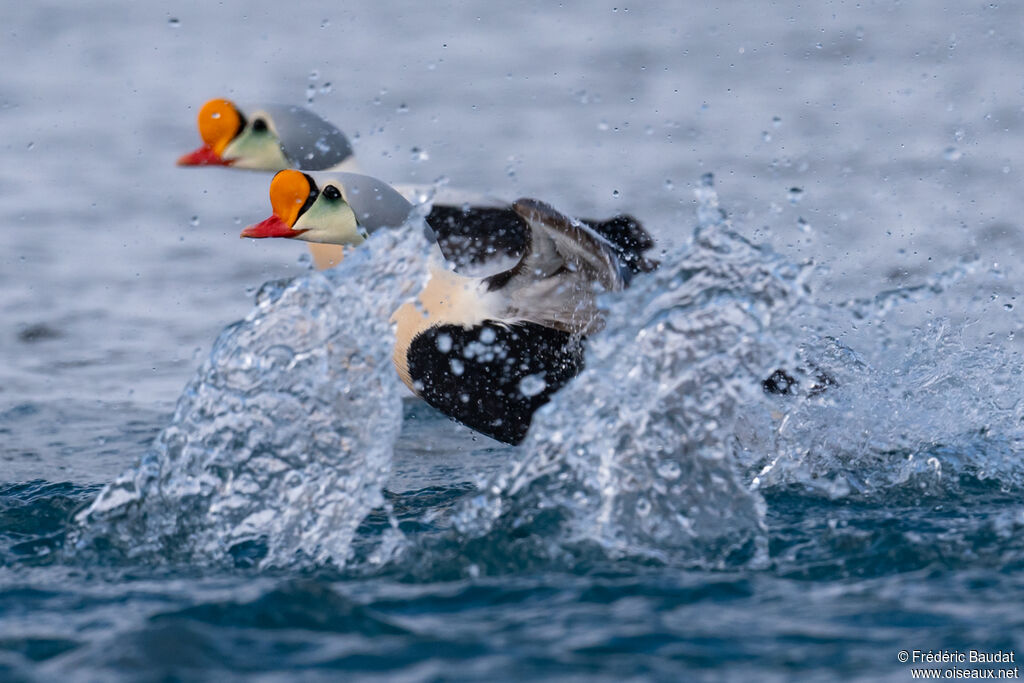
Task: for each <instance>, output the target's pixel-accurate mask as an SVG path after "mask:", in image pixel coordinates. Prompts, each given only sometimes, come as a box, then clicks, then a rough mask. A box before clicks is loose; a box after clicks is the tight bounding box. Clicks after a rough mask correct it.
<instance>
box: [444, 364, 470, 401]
mask: <svg viewBox="0 0 1024 683" xmlns="http://www.w3.org/2000/svg"><path fill="white" fill-rule="evenodd" d="M448 365H449V366H451V369H452V374H453V375H455V376H456V377H462V373H464V372H465V371H466V366H465V365H463V364H462V361H461V360H459V359H458V358H452V359H451V360H449V361H448ZM467 400H468V399H467Z"/></svg>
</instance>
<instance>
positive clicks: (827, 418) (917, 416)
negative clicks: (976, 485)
mask: <svg viewBox="0 0 1024 683" xmlns="http://www.w3.org/2000/svg"><path fill="white" fill-rule="evenodd" d="M890 335H891V337H892V338H891V339H890V340H888V343H886V344H884V345H879V346H878V347H877V348H866V349H865V354H864V355H861V354H857V353H855V352H854V351H853V350H852V349H849V348H847V347H845V346H844V345H843V344H841V343H840V342H838V341H836V340H835V339H827V338H826V339H822V340H820V341H818V342H815V343H814V344H812V345H811V346H810V347H809V348H813V349H814V350H813V352H812V353H811V355H812V357H814V358H816V359H818V360H820V361H823V362H824V363H825V364H827V366H828V368H829V371H830V372H831V373H832V374H833V375H834V376H835V377H836V380H837V383H838V386H832V387H829V388H828V390H827V391H825V392H822V393H821V394H820V395H819V396H816V397H813V398H808V399H807V400H802V401H797V402H795V403H793V404H792V405H791V406H789V410H788V412H787V414H786V415H785V417H784V418H783V419H782V420H781V421H780V422H779V423H777V424H776V425H771V426H768V427H767V428H765V426H764V425H762V427H763V428H765V431H764V432H762V433H761V434H760V438H759V442H760V443H759V444H758V445H757V446H756V447H754V448H751V449H750V450H751V452H757V453H758V454H759V457H754V458H752V459H751V460H750V461H748V463H747V464H748V471H749V472H750V475H751V478H752V481H753V483H754V485H755V487H758V488H760V489H761V490H763V491H768V490H772V489H779V488H783V487H787V486H793V485H797V486H800V487H801V488H802V489H804V490H805V491H807V492H810V493H814V494H817V495H823V496H826V497H830V498H854V499H868V500H872V499H873V500H879V499H886V500H889V499H892V498H893V496H895V497H896V498H897V499H899V498H902V497H908V496H909V497H911V498H915V499H916V498H920V497H921V496H936V495H956V494H958V493H959V492H960V491H961V489H962V484H963V483H965V481H967V480H974V481H986V480H987V481H988V482H989V483H990V484H994V485H997V486H998V487H999V488H1002V489H1003V490H1008V489H1011V488H1020V487H1022V486H1024V463H1022V462H1021V459H1020V456H1019V454H1020V452H1021V450H1022V448H1024V429H1022V424H1024V400H1022V398H1024V396H1022V394H1021V389H1020V386H1021V378H1022V376H1024V364H1022V363H1021V361H1020V358H1019V355H1018V354H1015V353H1012V352H1009V351H1008V350H1006V349H1004V348H1001V347H1000V346H998V345H995V344H989V345H985V346H983V347H971V346H969V345H967V344H965V343H964V341H963V340H962V339H961V336H960V330H959V329H958V328H956V327H955V326H953V325H952V324H951V323H950V322H949V321H948V320H944V319H936V320H932V321H930V322H928V323H926V324H925V325H923V326H922V327H918V328H914V329H910V330H896V331H890Z"/></svg>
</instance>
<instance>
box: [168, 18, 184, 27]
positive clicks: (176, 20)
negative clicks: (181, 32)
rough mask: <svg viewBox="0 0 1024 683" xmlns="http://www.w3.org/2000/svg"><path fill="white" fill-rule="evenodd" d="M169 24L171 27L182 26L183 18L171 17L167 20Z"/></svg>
mask: <svg viewBox="0 0 1024 683" xmlns="http://www.w3.org/2000/svg"><path fill="white" fill-rule="evenodd" d="M167 25H168V26H170V27H171V28H180V27H181V19H179V18H178V17H171V18H170V19H168V20H167Z"/></svg>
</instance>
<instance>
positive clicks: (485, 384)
mask: <svg viewBox="0 0 1024 683" xmlns="http://www.w3.org/2000/svg"><path fill="white" fill-rule="evenodd" d="M270 194H271V205H272V206H273V209H274V214H273V215H272V216H271V217H270V218H268V219H266V220H264V221H263V222H261V223H259V224H256V225H252V226H249V227H248V228H246V229H245V230H244V231H243V232H242V236H243V237H288V238H294V239H302V240H305V241H315V242H323V243H329V244H357V243H359V242H361V241H363V240H364V239H365V238H366V236H367V235H368V234H369V233H370V232H373V230H375V229H378V228H380V227H386V226H397V225H401V224H403V223H405V222H406V220H407V219H408V217H409V215H410V214H412V213H413V210H414V207H413V206H412V205H411V204H409V203H408V201H406V200H405V199H404V198H403V197H402V196H401V195H400V194H399V193H397V192H396V191H394V190H390V189H389V188H388V186H387V185H386V183H382V182H380V181H376V180H374V179H368V178H367V177H366V176H358V175H354V174H340V175H337V176H332V177H327V178H324V177H321V178H320V182H319V184H318V183H317V180H316V179H314V178H313V177H312V176H310V175H308V174H304V173H301V172H299V171H282V172H281V173H279V174H278V175H277V176H275V178H274V181H273V182H272V183H271V193H270ZM507 211H509V212H511V213H513V214H514V215H515V216H516V217H517V220H518V221H519V222H520V223H521V225H522V229H523V231H524V240H523V244H522V246H521V248H520V249H519V253H518V256H517V258H516V259H515V261H514V263H513V264H512V265H511V267H506V268H502V269H500V270H497V271H496V272H491V273H489V274H486V275H467V274H463V273H462V272H459V269H460V267H459V265H458V261H456V264H455V269H454V270H453V269H452V268H451V267H450V266H451V265H452V264H451V262H450V260H448V259H446V258H445V257H447V256H448V255H449V254H450V253H455V254H457V255H458V256H459V257H461V258H462V259H463V263H464V264H466V265H467V268H466V270H470V269H471V267H472V265H473V264H476V263H477V262H478V261H480V260H481V259H478V258H476V257H475V256H474V255H473V254H471V253H469V252H471V251H473V250H474V249H475V250H476V251H485V252H487V251H488V250H489V249H490V245H487V244H486V241H484V240H480V241H479V242H476V241H474V240H472V239H470V240H465V239H463V238H464V235H465V234H466V233H467V232H468V231H467V229H466V228H465V227H464V226H460V225H458V221H457V218H458V216H457V215H453V216H451V217H449V218H451V219H452V220H450V221H449V220H446V221H444V222H442V223H441V225H442V227H444V228H450V229H448V230H447V231H443V230H436V229H435V230H428V233H430V234H432V235H433V236H434V237H435V239H436V240H437V244H438V247H439V249H438V250H437V252H439V253H436V254H435V255H434V257H433V258H432V260H431V263H430V267H429V271H430V276H429V279H428V282H427V284H426V285H425V287H424V288H423V290H422V292H420V294H419V295H418V297H417V300H416V301H415V302H409V303H406V304H404V305H402V306H401V307H400V308H399V309H398V310H397V311H396V312H395V314H394V316H393V317H392V321H393V322H394V323H395V326H396V330H395V332H396V343H395V349H394V363H395V367H396V369H397V371H398V375H399V377H400V378H401V379H402V381H403V382H404V383H405V384H406V386H408V387H409V388H410V389H411V390H412V392H413V393H415V394H416V395H417V396H419V397H421V398H422V399H423V400H424V401H426V402H427V403H429V404H430V405H432V406H433V407H435V408H437V409H438V410H440V411H441V412H443V413H445V414H446V415H448V416H449V417H451V418H453V419H455V420H457V421H459V422H461V423H463V424H465V425H466V426H468V427H470V428H472V429H475V430H476V431H478V432H480V433H482V434H486V435H487V436H490V437H492V438H494V439H497V440H499V441H503V442H506V443H510V444H517V443H519V442H521V441H522V440H523V438H525V436H526V432H527V430H528V429H529V426H530V421H531V419H532V417H533V413H534V412H535V411H536V410H537V408H539V407H540V406H541V405H543V404H544V403H546V402H547V401H548V400H549V399H550V397H551V396H552V394H554V393H555V392H556V391H558V390H559V389H560V388H562V387H563V386H564V385H565V384H566V383H568V382H569V381H570V380H571V379H572V378H573V377H575V376H576V375H577V374H579V372H580V370H582V368H583V344H584V341H585V339H586V337H587V335H589V334H592V333H594V332H596V331H598V330H599V329H600V328H601V327H602V326H603V324H604V321H603V318H602V315H601V313H600V311H599V310H598V307H597V300H596V298H597V295H598V294H599V293H600V292H602V291H616V290H621V289H622V288H624V287H625V286H626V285H627V284H628V282H629V280H630V278H631V277H632V275H633V274H635V273H639V272H644V271H646V270H650V269H652V268H654V267H655V265H656V264H654V262H652V261H649V260H647V259H646V258H644V256H643V252H644V251H646V250H647V249H649V248H650V246H651V245H652V244H653V242H652V240H651V238H650V236H649V235H648V234H647V232H646V231H644V230H643V228H642V227H640V226H639V224H637V223H636V222H635V221H633V222H631V223H629V224H628V225H621V226H613V227H618V228H619V229H618V230H614V229H611V228H609V226H607V225H606V224H602V225H605V228H606V229H608V231H609V235H608V236H604V235H602V234H601V233H600V232H599V231H598V230H596V229H594V228H593V227H591V226H588V225H586V224H585V223H582V222H580V221H577V220H574V219H571V218H569V217H567V216H565V215H563V214H561V213H559V212H558V211H556V210H555V209H553V208H552V207H550V206H549V205H547V204H544V203H543V202H539V201H537V200H533V199H520V200H518V201H516V202H514V203H512V204H511V205H510V207H509V208H508V209H507ZM474 220H480V219H479V217H478V218H477V219H474ZM485 227H486V226H482V225H475V226H474V228H473V230H474V231H476V232H477V233H480V234H483V233H484V232H485V230H484V228H485ZM453 236H454V238H453Z"/></svg>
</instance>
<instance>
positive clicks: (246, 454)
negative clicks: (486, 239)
mask: <svg viewBox="0 0 1024 683" xmlns="http://www.w3.org/2000/svg"><path fill="white" fill-rule="evenodd" d="M1022 26H1024V6H1021V5H1020V4H1017V3H985V2H975V3H949V4H946V5H942V4H936V3H934V2H928V1H926V0H911V1H902V2H899V1H893V2H880V1H879V2H873V1H871V0H867V1H864V2H856V3H855V2H820V3H818V2H816V3H797V2H778V3H772V2H763V3H718V4H706V3H672V2H651V3H637V4H636V6H629V5H624V4H622V3H619V2H618V1H617V0H616V1H614V2H584V1H583V0H578V1H577V0H571V1H568V2H561V3H557V4H556V3H548V2H524V3H491V2H471V3H411V2H399V1H397V0H391V1H375V2H354V3H337V2H308V3H290V4H287V3H286V4H282V3H272V2H264V1H262V0H254V1H251V2H244V3H242V2H223V3H210V2H165V3H156V4H154V3H129V2H104V1H99V2H90V3H81V4H68V3H57V2H36V3H30V4H19V3H13V2H8V3H4V4H0V27H2V32H3V39H2V40H0V59H2V60H3V63H4V67H3V69H2V70H0V134H2V135H0V146H2V149H3V158H4V163H3V164H2V165H0V293H2V296H0V680H11V681H50V680H67V681H109V680H125V681H166V680H188V681H191V680H197V681H198V680H229V681H230V680H246V681H250V680H251V681H319V680H339V679H344V680H349V679H353V680H357V679H368V680H401V681H435V680H581V681H582V680H587V681H591V680H595V681H622V680H666V681H667V680H672V681H678V680H744V681H746V680H750V681H788V680H865V681H868V680H870V681H875V680H892V681H901V680H911V676H912V671H911V668H912V667H913V666H914V663H913V662H910V663H904V662H902V661H901V660H900V656H901V655H900V653H901V651H908V652H913V651H914V650H920V651H922V652H928V651H931V652H934V653H942V652H946V653H953V654H955V653H968V652H969V651H970V650H976V651H979V652H987V653H994V652H1000V651H1001V652H1003V653H1013V654H1014V656H1015V657H1017V656H1024V497H1022V493H1024V463H1022V460H1021V454H1022V449H1024V389H1022V385H1021V382H1022V378H1024V360H1022V357H1021V348H1022V347H1021V337H1022V336H1024V335H1022V334H1021V318H1020V316H1021V309H1022V304H1024V302H1022V301H1021V300H1019V298H1018V297H1019V296H1020V289H1021V283H1022V268H1021V266H1020V264H1019V263H1018V261H1017V258H1018V256H1019V255H1020V254H1021V252H1022V248H1024V226H1022V223H1021V218H1020V217H1021V216H1022V215H1024V193H1022V192H1021V190H1020V187H1021V173H1022V172H1024V75H1022V73H1024V72H1022V71H1021V64H1022V63H1024V32H1022V31H1021V27H1022ZM213 97H229V98H232V99H234V100H236V101H238V102H239V103H243V104H245V103H260V102H282V103H299V104H306V105H307V106H309V107H311V108H313V109H314V110H315V111H317V112H319V113H320V114H321V115H322V116H324V117H326V118H328V119H330V120H332V121H334V122H336V123H337V124H338V125H339V126H340V127H341V128H343V129H344V130H345V131H346V133H347V134H348V135H349V137H350V138H351V139H352V141H353V145H354V148H355V150H356V154H357V155H358V157H359V159H360V162H361V165H362V167H363V169H364V170H366V171H367V172H369V173H371V174H374V175H377V176H379V177H381V178H383V179H385V180H388V181H393V182H415V183H423V184H426V185H428V186H429V185H433V186H435V187H437V188H439V189H443V188H465V189H468V190H471V191H475V192H484V193H490V194H494V195H497V196H502V197H508V198H516V197H536V198H540V199H543V200H545V201H548V202H550V203H552V204H553V205H555V206H557V207H559V208H561V209H563V210H564V211H566V212H569V213H573V214H578V215H586V216H603V215H608V216H610V215H613V214H616V213H622V212H628V213H631V214H633V215H635V216H637V217H638V218H640V219H641V220H642V221H643V223H644V225H645V226H646V227H647V228H648V229H649V230H650V231H651V232H652V234H654V235H655V236H656V237H657V239H658V241H659V245H658V247H657V250H656V251H657V253H656V254H655V256H656V258H658V259H659V260H660V261H661V264H662V265H661V268H660V269H659V270H658V271H657V272H656V273H654V274H652V275H650V276H646V277H642V278H637V279H636V280H635V281H634V284H633V286H632V287H631V288H630V289H629V290H628V291H626V292H623V293H620V294H618V295H616V296H606V297H604V298H603V299H602V305H603V306H604V307H605V309H606V315H607V319H608V324H607V327H606V329H605V330H604V331H603V332H602V333H600V334H598V335H595V336H594V337H593V338H591V339H590V340H589V346H588V356H587V369H586V370H585V372H584V373H583V374H582V375H580V376H579V377H578V378H577V379H576V380H575V381H574V382H573V383H571V384H570V385H569V386H568V387H566V388H565V389H564V390H563V391H562V392H560V393H559V394H558V395H557V396H556V397H555V399H554V400H553V401H552V402H551V403H550V404H549V405H548V406H547V407H545V408H544V409H542V410H541V411H540V412H539V413H538V415H537V417H536V419H535V421H534V424H533V427H532V428H531V432H530V435H529V436H528V438H527V440H526V442H525V443H524V444H522V445H521V446H519V447H508V446H504V445H502V444H499V443H497V442H494V441H491V440H489V439H487V438H486V437H483V436H478V435H475V434H474V433H473V432H471V431H470V430H468V429H466V428H464V427H461V426H459V425H457V424H455V423H453V422H451V421H450V420H448V419H447V418H445V417H444V416H442V415H440V414H438V413H437V412H435V411H433V410H432V409H430V408H428V407H427V406H425V405H424V404H422V403H421V402H418V401H416V400H415V399H413V398H412V397H411V396H410V395H409V394H408V392H407V391H405V390H404V388H403V387H402V386H401V385H400V383H399V382H398V381H397V379H396V377H395V374H394V372H393V370H392V368H391V365H390V343H391V334H392V332H391V330H390V328H389V326H388V324H387V318H388V315H389V312H390V311H392V310H394V308H395V307H396V306H397V305H398V304H400V303H401V302H402V301H404V300H405V299H406V298H407V297H408V296H410V294H412V293H414V292H415V291H416V288H417V287H418V286H419V285H420V284H421V283H422V282H423V277H424V267H425V256H424V255H425V254H426V250H427V245H426V244H425V243H424V241H423V238H422V236H421V232H420V231H418V230H417V229H416V226H413V225H410V226H407V227H405V228H403V229H400V230H395V231H388V232H386V233H378V234H375V235H374V236H373V238H372V239H371V240H370V241H369V242H368V243H367V244H366V245H365V248H361V249H360V250H358V251H354V252H353V253H352V254H351V255H350V256H349V257H348V258H346V260H345V261H344V262H343V263H342V264H341V265H340V266H339V267H338V268H336V269H334V270H332V271H327V272H323V273H317V272H314V271H313V270H311V268H310V263H309V259H308V257H307V256H306V255H305V250H304V248H303V246H302V245H301V244H294V243H287V242H284V243H282V242H283V241H279V240H260V241H256V240H244V241H243V240H240V239H238V233H239V232H240V230H241V229H242V228H243V227H244V226H245V225H247V224H249V223H252V222H255V221H257V220H259V219H262V218H264V217H265V216H266V215H267V214H268V212H269V201H268V199H267V187H268V184H269V177H268V176H267V175H264V174H260V173H248V172H237V171H227V170H224V169H213V168H205V169H182V168H178V167H176V166H175V165H174V161H175V159H176V158H177V157H178V156H179V155H181V154H182V153H184V152H186V151H189V150H191V149H193V148H194V147H196V146H197V145H198V143H199V139H198V135H197V132H196V129H195V115H196V111H197V109H198V107H199V106H201V105H202V103H203V102H205V101H206V100H207V99H210V98H213ZM779 368H783V369H785V370H786V371H787V372H788V373H789V374H790V376H792V377H793V379H794V380H796V383H795V384H794V386H793V388H792V391H791V392H790V393H789V394H787V395H774V394H773V395H769V394H766V393H765V392H764V391H763V390H762V380H764V379H765V378H767V377H769V376H771V375H772V373H773V372H774V371H775V370H777V369H779ZM953 666H955V667H958V668H960V669H970V668H972V667H975V668H977V665H972V664H967V663H963V664H955V665H951V664H948V663H947V664H945V665H940V666H939V668H940V669H942V670H943V671H944V670H945V669H950V668H951V667H953ZM1013 666H1016V663H996V664H986V665H984V666H983V667H982V668H993V669H1008V668H1011V667H1013ZM950 675H953V674H950Z"/></svg>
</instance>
